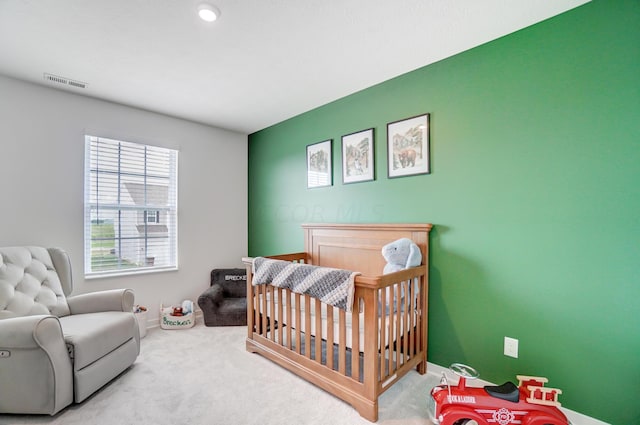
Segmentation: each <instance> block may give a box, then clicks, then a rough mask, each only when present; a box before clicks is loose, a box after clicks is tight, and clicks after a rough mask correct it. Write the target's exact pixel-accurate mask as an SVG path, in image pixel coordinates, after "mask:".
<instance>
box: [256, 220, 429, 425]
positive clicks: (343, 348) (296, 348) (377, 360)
mask: <svg viewBox="0 0 640 425" xmlns="http://www.w3.org/2000/svg"><path fill="white" fill-rule="evenodd" d="M302 227H303V230H304V239H305V252H301V253H295V254H286V255H278V256H270V257H269V258H275V259H280V260H286V261H293V262H299V263H305V264H313V265H317V266H324V267H332V268H340V269H346V270H351V271H357V272H360V273H361V275H359V276H356V278H355V298H354V307H353V311H352V312H350V313H347V312H345V310H342V309H338V308H335V307H332V306H331V305H327V304H324V303H322V302H320V301H319V300H317V299H314V298H312V297H310V296H308V295H300V294H295V293H293V292H291V291H289V290H288V289H281V288H277V287H273V286H271V285H268V284H267V285H255V286H254V285H253V284H252V259H251V258H244V259H243V261H244V263H245V265H246V267H247V350H248V351H250V352H254V353H260V354H261V355H263V356H264V357H266V358H269V359H271V360H272V361H274V362H276V363H277V364H279V365H280V366H282V367H284V368H286V369H288V370H290V371H292V372H294V373H296V374H297V375H299V376H300V377H302V378H304V379H306V380H307V381H309V382H311V383H313V384H315V385H317V386H319V387H320V388H322V389H324V390H325V391H327V392H329V393H331V394H333V395H335V396H336V397H339V398H341V399H342V400H344V401H346V402H347V403H349V404H351V405H352V406H353V407H355V408H356V409H357V411H358V412H359V413H360V415H361V416H363V417H364V418H366V419H368V420H370V421H373V422H375V421H377V420H378V396H379V395H380V394H382V393H383V392H384V391H386V390H387V389H388V388H389V387H391V385H393V384H394V383H395V382H397V381H398V380H399V379H400V378H402V377H403V376H404V375H405V374H407V373H408V372H409V371H410V370H411V369H413V368H414V367H415V368H417V371H418V372H419V373H420V374H424V373H426V370H427V316H428V308H427V305H428V304H427V299H428V291H429V288H428V270H429V268H428V258H429V248H428V247H429V238H428V236H429V231H430V230H431V224H304V225H302ZM403 237H406V238H409V239H411V240H413V241H414V242H415V243H416V244H417V245H418V246H419V247H420V250H421V252H422V265H421V266H418V267H414V268H411V269H407V270H401V271H399V272H395V273H391V274H387V275H382V270H383V268H384V265H385V260H384V258H383V257H382V254H381V249H382V246H384V245H386V244H387V243H389V242H392V241H394V240H396V239H399V238H403Z"/></svg>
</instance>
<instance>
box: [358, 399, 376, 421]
mask: <svg viewBox="0 0 640 425" xmlns="http://www.w3.org/2000/svg"><path fill="white" fill-rule="evenodd" d="M351 405H352V406H353V407H354V408H355V409H356V411H357V412H358V413H359V414H360V416H362V417H363V418H365V419H366V420H368V421H370V422H378V400H373V401H372V400H363V399H360V400H357V401H354V402H352V403H351Z"/></svg>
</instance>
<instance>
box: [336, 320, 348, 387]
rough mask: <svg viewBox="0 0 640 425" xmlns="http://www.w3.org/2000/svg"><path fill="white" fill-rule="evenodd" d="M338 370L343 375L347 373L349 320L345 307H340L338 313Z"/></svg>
mask: <svg viewBox="0 0 640 425" xmlns="http://www.w3.org/2000/svg"><path fill="white" fill-rule="evenodd" d="M338 329H339V331H338V333H339V337H338V339H339V340H340V342H339V343H338V372H340V374H342V375H346V374H347V365H346V363H347V321H346V314H345V311H344V310H343V309H340V311H339V314H338Z"/></svg>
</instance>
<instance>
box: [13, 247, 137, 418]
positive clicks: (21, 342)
mask: <svg viewBox="0 0 640 425" xmlns="http://www.w3.org/2000/svg"><path fill="white" fill-rule="evenodd" d="M72 288H73V287H72V279H71V263H70V261H69V257H68V255H67V254H66V253H65V252H64V251H62V250H60V249H57V248H49V249H46V248H40V247H10V248H0V413H41V414H42V413H44V414H50V415H54V414H56V413H57V412H59V411H60V410H61V409H62V408H64V407H65V406H67V405H69V404H70V403H71V402H72V401H75V402H76V403H79V402H81V401H83V400H84V399H86V398H87V397H88V396H90V395H91V394H93V393H94V392H95V391H96V390H97V389H99V388H100V387H102V386H103V385H104V384H106V383H107V382H109V381H110V380H112V379H113V378H114V377H116V376H117V375H118V374H120V373H121V372H123V371H124V370H125V369H127V368H128V367H129V366H130V365H131V364H133V362H134V361H135V359H136V358H137V356H138V354H139V352H140V335H139V328H138V325H137V322H136V319H135V317H134V314H133V310H132V308H133V303H134V296H133V292H132V291H131V290H129V289H116V290H110V291H102V292H93V293H88V294H82V295H77V296H74V297H69V298H67V296H68V295H69V294H70V293H71V290H72Z"/></svg>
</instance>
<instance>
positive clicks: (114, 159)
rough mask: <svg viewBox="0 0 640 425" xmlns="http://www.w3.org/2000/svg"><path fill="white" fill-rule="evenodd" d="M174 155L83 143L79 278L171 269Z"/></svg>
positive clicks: (114, 143) (92, 140)
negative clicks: (82, 230) (82, 229)
mask: <svg viewBox="0 0 640 425" xmlns="http://www.w3.org/2000/svg"><path fill="white" fill-rule="evenodd" d="M177 171H178V152H177V151H175V150H171V149H164V148H159V147H155V146H148V145H140V144H136V143H129V142H123V141H119V140H111V139H105V138H102V137H94V136H86V137H85V236H84V240H85V275H87V276H98V275H108V274H114V273H118V274H123V273H132V272H139V271H151V270H165V269H175V268H177V257H178V255H177V246H178V243H177V235H178V229H177V227H178V219H177V207H178V205H177V199H178V193H177V186H178V185H177V177H178V172H177Z"/></svg>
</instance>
